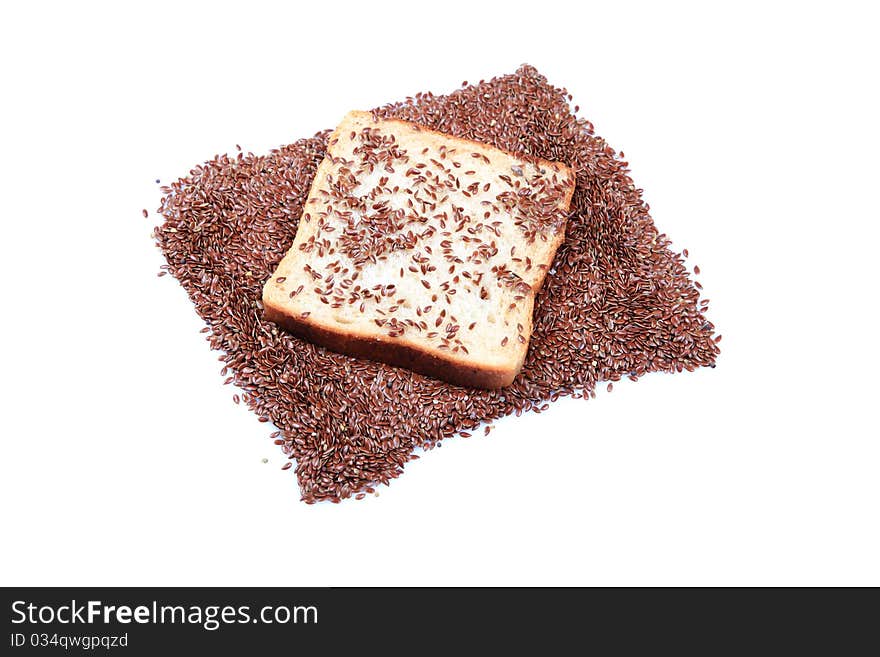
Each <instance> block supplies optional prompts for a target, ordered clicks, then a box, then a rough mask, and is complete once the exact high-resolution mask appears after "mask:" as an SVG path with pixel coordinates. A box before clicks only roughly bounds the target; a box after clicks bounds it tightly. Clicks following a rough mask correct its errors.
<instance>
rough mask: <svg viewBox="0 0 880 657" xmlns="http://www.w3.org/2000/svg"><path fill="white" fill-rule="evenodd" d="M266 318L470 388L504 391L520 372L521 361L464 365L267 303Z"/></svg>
mask: <svg viewBox="0 0 880 657" xmlns="http://www.w3.org/2000/svg"><path fill="white" fill-rule="evenodd" d="M265 317H266V319H267V320H269V321H271V322H275V323H276V324H278V325H279V326H281V327H282V328H283V329H284V330H286V331H288V332H289V333H291V334H293V335H295V336H297V337H298V338H302V339H303V340H307V341H309V342H311V343H312V344H316V345H320V346H322V347H325V348H327V349H330V350H331V351H336V352H338V353H341V354H346V355H349V356H354V357H356V358H366V359H368V360H373V361H378V362H380V363H385V364H387V365H391V366H393V367H402V368H404V369H408V370H411V371H413V372H416V373H418V374H423V375H425V376H430V377H431V378H434V379H440V380H441V381H447V382H449V383H453V384H455V385H459V386H464V387H469V388H484V389H494V388H503V387H505V386H508V385H510V384H511V383H513V380H514V379H515V378H516V375H517V374H519V372H520V370H521V369H522V361H520V363H519V367H517V368H516V369H515V370H506V369H499V368H487V367H485V366H484V365H481V364H479V363H476V362H474V363H472V364H470V365H469V364H467V363H466V362H462V361H460V360H453V359H451V358H450V359H447V358H443V357H441V356H440V355H439V354H433V353H430V352H428V351H425V350H424V349H419V348H417V347H413V346H412V345H410V344H407V343H406V342H401V341H398V342H392V341H390V340H385V339H382V338H381V337H366V336H362V335H358V334H357V333H342V332H339V331H332V330H329V329H328V328H327V327H325V326H322V325H317V324H312V323H311V322H309V321H307V320H305V319H301V318H299V317H295V316H294V315H292V314H290V313H288V312H286V311H285V310H284V309H281V308H276V307H275V306H274V305H271V304H267V305H266V307H265Z"/></svg>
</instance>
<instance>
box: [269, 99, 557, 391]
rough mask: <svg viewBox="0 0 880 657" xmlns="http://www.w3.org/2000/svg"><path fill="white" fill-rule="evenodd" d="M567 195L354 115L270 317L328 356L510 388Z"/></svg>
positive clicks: (284, 268)
mask: <svg viewBox="0 0 880 657" xmlns="http://www.w3.org/2000/svg"><path fill="white" fill-rule="evenodd" d="M573 192H574V173H573V172H572V170H571V169H569V168H568V167H567V166H566V165H565V164H562V163H557V162H548V161H546V160H541V159H537V158H533V157H525V156H522V155H519V156H517V155H514V154H511V153H507V152H505V151H502V150H500V149H497V148H494V147H491V146H487V145H485V144H481V143H477V142H474V141H470V140H466V139H460V138H456V137H453V136H450V135H445V134H441V133H439V132H435V131H432V130H429V129H427V128H424V127H420V126H419V125H417V124H413V123H407V122H404V121H397V120H375V119H374V118H373V117H372V115H371V114H370V113H368V112H351V113H349V114H348V115H347V116H346V117H345V119H344V120H343V121H342V123H341V124H340V125H339V126H338V127H337V128H336V130H335V132H334V133H333V134H332V135H331V136H330V138H329V141H328V148H327V155H326V157H325V158H324V161H323V162H322V163H321V165H320V166H319V167H318V170H317V173H316V175H315V180H314V182H313V184H312V187H311V191H310V193H309V196H308V198H307V199H306V202H305V204H304V206H303V213H302V218H301V220H300V223H299V227H298V230H297V234H296V239H295V240H294V242H293V246H292V247H291V248H290V250H289V251H288V253H287V255H286V256H285V258H284V259H283V260H282V261H281V263H280V264H279V265H278V267H277V269H276V270H275V272H274V273H273V274H272V275H271V277H269V279H268V281H267V282H266V285H265V287H264V291H263V304H264V307H265V311H266V317H267V318H268V319H271V320H272V321H275V322H277V323H279V324H280V325H282V326H283V327H285V328H287V329H289V330H290V331H291V332H293V333H295V334H296V335H298V336H300V337H304V338H306V339H308V340H310V341H311V342H315V343H317V344H320V345H323V346H326V347H329V348H331V349H333V350H334V351H338V352H342V353H346V354H350V355H354V356H361V357H366V358H370V359H373V360H379V361H382V362H385V363H388V364H391V365H396V366H400V367H405V368H408V369H412V370H415V371H417V372H420V373H422V374H426V375H429V376H433V377H436V378H440V379H443V380H446V381H449V382H452V383H457V384H460V385H467V386H473V387H481V388H497V387H501V386H506V385H509V384H510V383H511V382H512V381H513V379H514V377H515V376H516V375H517V374H518V373H519V371H520V369H521V367H522V363H523V360H524V359H525V355H526V351H527V349H528V343H529V337H530V335H531V331H532V309H533V305H534V295H535V293H536V291H537V290H538V289H539V288H540V287H541V284H542V282H543V280H544V277H545V275H546V273H547V271H548V270H549V268H550V266H551V263H552V261H553V256H554V254H555V252H556V248H557V247H558V245H559V244H560V243H561V242H562V239H563V237H564V232H565V220H566V214H567V211H568V205H569V202H570V200H571V196H572V193H573ZM305 312H308V313H309V315H308V316H305V317H304V316H303V313H305Z"/></svg>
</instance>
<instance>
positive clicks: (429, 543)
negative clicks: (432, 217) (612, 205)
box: [0, 1, 880, 585]
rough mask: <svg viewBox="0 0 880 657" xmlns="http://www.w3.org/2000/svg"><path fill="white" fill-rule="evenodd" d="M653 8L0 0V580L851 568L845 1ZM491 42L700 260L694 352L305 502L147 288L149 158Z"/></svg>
mask: <svg viewBox="0 0 880 657" xmlns="http://www.w3.org/2000/svg"><path fill="white" fill-rule="evenodd" d="M664 4H665V3H649V4H646V5H633V4H627V3H610V2H603V3H601V4H599V5H592V6H589V5H586V4H583V5H582V3H578V2H561V3H554V2H548V1H543V2H537V3H536V2H528V3H516V2H503V3H494V4H492V3H481V2H465V3H454V2H439V3H438V2H428V3H421V2H411V3H401V4H400V5H398V6H395V7H392V6H388V7H386V6H383V5H382V3H377V2H365V3H358V7H355V8H346V7H343V6H339V5H338V4H337V3H334V2H318V3H293V2H289V3H278V4H277V5H263V4H262V3H256V2H247V3H241V2H238V3H231V5H229V6H223V5H221V4H218V3H204V4H190V3H177V2H174V3H156V2H151V3H108V4H107V5H106V6H96V5H92V6H82V5H81V4H80V3H58V4H56V5H54V6H51V5H50V6H43V7H39V8H38V7H35V6H34V5H32V4H28V3H5V4H4V6H3V9H2V10H0V11H2V16H0V50H2V53H0V54H2V58H0V62H2V64H0V66H2V101H0V114H2V121H0V126H2V127H0V130H2V139H0V148H2V149H3V158H2V162H0V167H2V177H0V180H2V192H3V198H2V206H0V207H2V239H0V245H2V247H0V248H2V251H3V253H2V259H0V267H2V272H0V281H2V286H3V303H2V306H0V307H2V308H3V311H2V312H3V315H4V318H3V321H2V326H0V331H2V349H3V361H2V362H3V366H2V373H3V379H2V381H3V382H2V386H3V412H2V420H0V422H2V445H3V454H2V457H0V470H2V471H0V500H2V501H0V505H2V518H0V524H2V527H3V529H2V534H3V537H2V539H0V557H2V558H0V583H2V584H5V585H14V584H15V585H51V584H91V585H135V584H152V585H160V584H169V585H171V584H177V585H197V584H207V585H228V584H232V585H245V584H247V585H343V584H350V585H370V584H378V585H383V584H474V585H484V584H502V585H507V584H560V585H569V584H586V585H594V584H621V585H631V584H649V585H653V584H696V585H705V584H731V585H745V584H766V585H783V584H819V585H826V584H873V585H880V559H878V558H877V555H878V554H880V527H878V517H880V513H878V512H880V509H878V506H880V476H878V468H880V444H878V433H880V432H878V426H877V425H878V423H877V401H876V396H877V392H878V385H877V381H878V379H877V375H878V368H877V365H878V362H877V361H878V358H877V346H876V345H877V342H876V340H877V323H876V320H877V310H876V309H877V298H878V294H877V285H876V269H875V266H874V258H875V254H876V250H877V244H878V237H880V235H878V220H880V216H878V215H880V211H878V207H880V206H878V198H877V197H878V194H877V185H878V173H880V172H878V159H877V154H878V149H880V139H878V128H877V125H878V120H877V116H878V114H880V107H878V102H877V88H878V84H877V64H878V59H880V53H878V48H877V45H876V43H877V37H876V31H877V26H878V21H877V18H876V16H872V15H869V10H868V7H870V6H871V3H862V4H850V3H843V2H833V3H827V4H826V5H825V6H824V7H823V6H817V5H810V4H809V3H793V4H791V5H788V4H783V3H773V2H760V3H745V4H742V3H736V4H734V5H729V6H725V7H724V8H723V9H721V8H710V7H709V5H706V4H705V3H694V4H693V5H676V6H674V7H671V6H662V5H664ZM26 6H27V7H28V8H27V9H25V7H26ZM11 7H14V8H11ZM523 62H529V63H531V64H533V65H535V66H537V67H538V68H539V70H540V71H541V72H543V73H544V74H545V75H546V76H548V78H549V79H550V81H551V82H553V83H556V84H559V85H563V86H566V87H567V88H568V89H569V90H570V91H571V92H572V93H573V94H574V96H575V100H574V102H575V103H578V104H580V106H581V114H582V115H583V116H585V117H587V118H589V119H590V120H591V121H593V122H594V124H595V126H596V129H597V132H598V133H599V134H601V135H603V136H604V137H606V138H607V139H608V140H609V142H610V143H611V144H612V145H613V146H614V147H616V148H617V149H618V150H623V151H625V153H626V158H627V160H628V161H629V162H630V164H631V167H632V170H633V176H634V178H635V180H636V182H637V183H638V184H639V186H641V187H643V188H644V189H645V190H646V192H645V196H646V199H647V201H648V202H649V203H650V204H651V208H652V214H653V216H654V219H655V221H656V223H657V225H658V227H659V228H660V230H661V231H665V232H667V233H668V234H670V235H671V236H672V237H673V238H674V239H675V246H676V247H677V248H684V247H686V248H688V249H689V251H690V253H691V263H692V264H698V265H700V267H701V269H702V271H703V274H702V275H701V276H700V280H701V282H702V283H703V285H704V286H705V294H706V296H708V297H710V298H711V299H712V305H711V309H710V313H709V317H710V318H711V319H712V321H714V322H715V323H716V325H717V326H718V329H719V331H720V332H721V333H722V334H723V336H724V340H723V342H722V343H721V346H722V348H723V351H722V355H721V358H720V360H719V362H718V367H717V368H716V369H714V370H710V369H706V370H703V371H699V372H696V373H693V374H687V373H685V374H681V375H674V376H673V375H663V374H656V375H651V376H648V377H646V378H645V379H643V380H641V381H639V382H638V383H635V384H631V383H629V382H626V383H624V382H622V383H621V384H619V385H617V386H616V387H615V390H614V392H613V393H611V394H607V393H606V392H605V390H604V386H602V387H601V388H600V391H599V395H598V398H597V399H596V400H593V401H589V402H582V401H561V402H559V403H557V404H555V405H553V406H552V407H551V410H550V411H548V412H547V413H544V414H541V415H537V416H528V417H523V418H520V419H516V418H510V419H507V420H504V421H501V422H499V423H498V425H497V428H496V430H495V431H494V432H493V433H492V434H491V435H490V436H489V437H488V438H483V437H482V432H480V433H479V436H480V437H474V438H471V439H470V440H463V439H461V440H452V441H446V442H445V443H444V444H443V447H442V449H437V450H434V451H433V452H430V453H428V454H426V455H424V456H423V458H422V459H421V460H419V461H416V462H413V463H412V464H410V465H408V466H407V469H406V473H405V474H404V475H403V477H402V478H400V479H397V480H395V481H393V482H392V485H391V486H390V487H387V488H386V487H382V488H381V489H380V496H379V497H369V498H367V499H366V500H364V501H362V502H354V501H351V502H348V503H343V504H341V505H332V504H320V505H315V506H308V505H305V504H303V503H301V502H300V501H299V494H298V490H297V487H296V481H295V477H294V474H293V470H289V471H286V472H283V471H281V470H280V466H281V465H282V464H283V463H284V462H285V460H284V458H283V457H282V455H281V454H280V452H279V451H278V450H277V448H276V447H275V446H273V445H272V443H271V440H269V439H268V437H267V436H268V431H267V428H266V425H263V424H259V423H258V422H257V419H256V417H255V416H254V415H252V414H250V413H249V412H248V411H247V410H245V408H244V406H243V405H242V406H236V405H234V404H233V403H232V401H231V397H232V394H233V392H234V391H233V390H232V389H231V388H230V387H228V386H226V387H224V386H222V385H221V382H222V379H221V377H220V375H219V369H220V363H219V362H218V361H217V357H218V354H217V353H216V352H212V351H210V350H209V348H208V346H207V344H206V343H205V342H204V340H203V336H202V335H200V334H199V329H200V328H201V326H202V325H201V323H200V320H199V319H198V318H197V316H196V314H195V312H194V310H193V308H192V306H191V304H190V303H189V301H188V300H187V297H186V295H185V293H184V291H183V290H182V288H180V287H179V285H178V284H177V283H176V281H174V279H172V278H171V277H165V278H159V279H157V278H156V272H157V271H158V268H159V265H160V264H162V259H161V257H160V255H159V253H158V251H157V250H156V249H155V247H154V246H153V243H152V240H151V239H150V232H151V229H152V227H153V226H154V225H155V224H156V223H158V221H159V219H158V217H157V216H156V215H155V214H154V213H153V212H154V210H155V208H156V207H157V206H158V202H159V198H160V193H159V191H158V186H157V185H156V184H155V179H156V178H160V179H162V181H163V182H168V181H170V180H173V179H175V178H177V177H178V176H181V175H186V173H187V172H188V170H189V168H190V167H191V166H193V165H195V164H196V163H199V162H201V161H203V160H206V159H208V158H210V157H212V156H213V155H214V154H215V153H217V152H225V151H232V150H234V147H235V144H237V143H238V144H241V145H242V146H243V147H244V148H245V149H246V150H252V151H254V152H265V151H267V150H268V149H270V148H272V147H274V146H277V145H280V144H284V143H289V142H291V141H293V140H295V139H297V138H299V137H302V136H309V135H311V134H313V133H314V132H316V131H318V130H321V129H324V128H327V127H332V126H334V125H335V123H336V122H337V121H338V119H339V118H340V117H342V115H343V114H344V113H345V112H346V111H348V110H349V109H353V108H358V109H368V108H371V107H373V106H376V105H379V104H383V103H385V102H389V101H393V100H398V99H401V98H403V97H405V96H407V95H410V94H413V93H415V92H417V91H420V90H432V91H434V92H437V93H445V92H448V91H451V90H453V89H454V88H456V87H457V86H458V85H460V84H461V82H462V81H463V80H469V81H471V82H474V81H477V80H479V79H480V78H487V79H488V78H489V77H491V76H493V75H496V74H503V73H508V72H512V71H514V70H515V69H516V68H517V66H518V65H519V64H521V63H523ZM142 208H148V209H150V211H151V215H150V218H149V219H144V218H143V217H142V215H141V209H142ZM264 457H265V458H268V459H269V463H268V464H263V463H262V459H263V458H264Z"/></svg>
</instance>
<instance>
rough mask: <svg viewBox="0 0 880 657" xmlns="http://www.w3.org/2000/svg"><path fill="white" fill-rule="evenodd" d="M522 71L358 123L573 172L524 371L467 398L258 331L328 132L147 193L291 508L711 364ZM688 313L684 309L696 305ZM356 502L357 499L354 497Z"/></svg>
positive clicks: (680, 297) (563, 104)
mask: <svg viewBox="0 0 880 657" xmlns="http://www.w3.org/2000/svg"><path fill="white" fill-rule="evenodd" d="M569 100H570V96H568V94H567V92H566V91H565V90H564V89H559V88H555V87H553V86H551V85H549V84H548V83H547V81H546V79H545V78H544V77H543V76H541V75H540V74H539V73H538V72H537V71H536V70H535V69H534V68H532V67H530V66H523V67H521V68H520V69H519V70H518V71H517V72H516V73H515V74H513V75H508V76H503V77H499V78H495V79H493V80H492V81H490V82H486V83H484V82H481V83H480V84H477V85H472V86H465V87H464V88H463V89H460V90H459V91H456V92H454V93H452V94H450V95H448V96H433V95H431V94H419V95H417V96H416V97H415V98H409V99H407V100H406V101H405V102H403V103H396V104H392V105H387V106H385V107H382V108H380V109H378V110H375V112H374V114H375V115H376V116H377V117H381V118H400V119H405V120H408V121H413V122H415V123H420V124H422V125H425V126H427V127H430V128H433V129H435V130H438V131H440V132H445V133H448V134H451V135H455V136H458V137H465V138H468V139H474V140H477V141H482V142H485V143H488V144H492V145H494V146H497V147H498V148H502V149H505V150H508V151H511V152H514V153H521V154H523V155H524V156H528V155H531V156H535V157H540V158H544V159H547V160H551V161H559V162H566V163H568V164H569V165H571V166H572V167H573V168H574V169H576V171H577V189H576V191H575V195H574V198H573V200H572V205H571V208H572V215H571V217H570V218H569V220H568V227H567V230H566V239H565V242H564V243H563V244H562V246H561V247H560V248H559V250H558V251H557V254H556V259H555V261H554V265H553V269H551V271H550V272H549V274H548V276H547V278H546V280H545V283H544V287H543V289H542V291H541V293H540V294H539V295H538V297H537V299H536V303H535V315H534V320H535V326H534V333H533V335H532V340H531V345H530V349H529V352H528V356H527V358H526V362H525V365H524V367H523V370H522V373H521V374H520V376H519V377H517V379H516V380H515V381H514V383H513V384H512V385H511V386H510V387H508V388H504V389H503V390H473V389H466V388H460V387H456V386H452V385H449V384H444V383H441V382H439V381H436V380H433V379H429V378H426V377H422V376H419V375H418V374H414V373H412V372H409V371H406V370H400V369H395V368H391V367H388V366H385V365H382V364H379V363H374V362H371V361H364V360H356V359H353V358H349V357H347V356H342V355H339V354H335V353H332V352H329V351H326V350H324V349H321V348H319V347H315V346H313V345H311V344H309V343H307V342H303V341H301V340H298V339H297V338H294V337H292V336H290V335H288V334H286V333H285V332H283V331H280V330H279V329H278V328H277V327H275V326H274V325H273V324H272V323H270V322H267V321H265V320H264V319H263V317H262V308H261V305H260V299H261V292H262V284H263V282H264V281H265V280H266V279H267V278H268V277H269V275H270V274H271V273H272V271H274V269H275V266H276V265H277V264H278V262H279V261H280V260H281V258H282V257H283V256H284V254H285V253H286V252H287V250H288V249H289V248H290V246H291V244H292V243H293V238H294V236H295V234H296V228H297V222H298V220H299V217H300V216H301V214H302V204H303V202H304V200H305V198H306V196H307V194H308V191H309V186H310V184H311V182H312V178H313V177H314V174H315V169H316V168H317V165H318V164H319V163H320V161H321V160H322V159H323V157H324V154H325V149H326V140H327V136H328V134H329V131H326V132H323V133H320V134H318V135H316V136H315V137H313V138H311V139H302V140H299V141H297V142H296V143H294V144H292V145H290V146H285V147H283V148H280V149H278V150H275V151H272V152H271V153H270V154H268V155H265V156H255V155H252V154H244V153H238V155H237V156H236V157H229V156H226V155H223V156H217V157H215V158H214V159H213V160H211V161H210V162H207V163H205V164H203V165H200V166H197V167H195V168H194V169H193V170H192V171H191V172H190V175H189V176H188V177H187V178H183V179H181V180H179V181H177V182H175V183H173V184H172V185H171V186H170V187H165V188H163V191H164V192H165V194H166V196H165V197H164V198H163V199H162V205H161V213H162V215H163V216H164V217H165V223H164V224H163V225H162V226H160V227H157V228H156V232H155V234H156V239H157V242H158V244H159V246H160V248H161V249H162V251H163V252H164V254H165V257H166V259H167V261H168V271H170V273H171V274H173V275H174V276H175V277H176V278H177V279H178V280H179V281H180V282H181V284H182V285H183V286H184V288H185V289H186V290H187V292H188V293H189V295H190V298H191V299H192V300H193V302H194V303H195V305H196V310H197V311H198V313H199V314H200V315H201V316H202V317H203V318H204V319H205V321H206V322H207V323H208V326H209V327H210V335H209V337H208V339H209V341H210V344H211V346H212V347H213V348H215V349H219V350H222V351H223V352H224V355H223V356H221V360H222V361H223V362H224V363H225V366H224V368H223V370H224V373H225V372H227V371H231V373H232V376H230V377H229V378H228V379H227V382H234V383H235V384H236V385H238V386H239V387H240V388H242V389H243V390H244V391H245V394H244V395H243V396H242V400H243V401H245V402H247V404H248V405H249V406H250V408H251V409H253V410H254V411H255V412H256V413H257V414H258V415H259V416H260V419H261V420H263V421H267V420H271V421H272V422H274V423H275V425H276V426H277V427H278V431H277V432H275V433H274V434H273V435H272V437H273V438H275V439H276V443H278V444H280V445H281V446H282V448H283V449H284V451H285V453H286V454H288V456H289V457H290V458H292V459H296V473H297V477H298V478H299V483H300V489H301V491H302V498H303V500H305V501H306V502H315V501H317V500H325V499H329V500H332V501H339V500H340V499H342V498H347V497H350V496H352V495H355V494H362V493H363V492H372V491H373V486H375V485H376V484H377V483H380V482H381V483H386V484H387V483H388V482H389V481H390V480H391V479H392V478H394V477H397V476H398V475H400V473H401V472H402V471H403V467H404V465H405V463H406V462H407V461H408V460H409V459H410V458H411V456H412V453H413V450H414V449H415V448H416V447H426V448H430V447H433V446H434V445H436V444H437V443H438V442H439V441H440V440H442V439H443V438H446V437H450V436H453V435H455V434H462V432H463V433H468V430H469V429H472V428H474V427H476V426H477V425H478V424H480V423H481V422H483V421H489V420H492V419H494V418H497V417H500V416H503V415H507V414H510V413H516V414H517V415H519V414H521V413H522V412H524V411H528V410H534V411H538V412H539V411H541V410H545V409H546V408H547V402H548V401H554V400H555V399H557V398H558V397H559V396H560V395H573V396H576V397H584V398H588V397H589V396H591V395H593V394H594V393H593V390H594V388H595V386H596V384H597V382H599V381H603V380H604V381H617V380H619V379H620V378H622V377H624V376H630V377H631V378H637V377H639V376H641V375H642V374H645V373H646V372H650V371H657V370H663V371H670V372H671V371H679V372H680V371H682V370H685V369H686V370H693V369H695V368H697V367H700V366H705V365H709V366H711V365H714V361H715V358H716V356H717V354H718V351H719V350H718V346H717V345H716V343H715V341H714V339H713V332H714V326H713V325H712V323H711V322H709V321H707V320H706V318H705V317H704V315H703V312H705V309H706V307H707V304H705V303H700V302H699V292H698V291H697V289H696V288H695V286H694V284H693V283H692V282H691V281H690V280H689V279H688V274H687V270H686V269H685V266H684V263H683V257H682V256H681V255H680V254H676V253H673V252H672V251H671V250H670V249H669V248H668V246H669V240H668V239H667V238H666V236H665V235H663V234H659V233H658V231H657V229H656V228H655V227H654V224H653V222H652V221H651V218H650V215H649V214H648V206H647V205H646V204H645V203H644V202H643V201H642V199H641V190H639V189H637V188H636V187H635V185H634V184H633V181H632V180H631V179H630V177H629V175H628V173H627V169H626V163H625V162H622V161H620V160H619V159H618V158H617V155H616V152H615V151H614V150H613V149H612V148H611V147H610V146H608V145H607V144H606V143H605V141H604V140H603V139H601V138H600V137H597V136H595V135H594V134H593V129H592V125H591V124H590V123H589V122H587V121H585V120H583V119H578V118H577V117H575V116H574V115H573V114H572V112H571V110H570V108H569V105H568V101H569ZM698 303H700V305H699V306H698ZM358 496H360V495H358Z"/></svg>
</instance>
